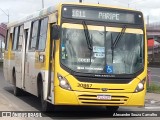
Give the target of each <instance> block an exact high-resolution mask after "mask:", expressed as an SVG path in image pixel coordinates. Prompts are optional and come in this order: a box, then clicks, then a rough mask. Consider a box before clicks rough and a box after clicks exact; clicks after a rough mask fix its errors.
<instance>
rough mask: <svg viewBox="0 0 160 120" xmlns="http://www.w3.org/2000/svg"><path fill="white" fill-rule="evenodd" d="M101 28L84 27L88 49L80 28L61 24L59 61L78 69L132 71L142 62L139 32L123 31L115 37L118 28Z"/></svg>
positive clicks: (68, 66) (96, 72) (89, 71)
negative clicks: (89, 40) (85, 28)
mask: <svg viewBox="0 0 160 120" xmlns="http://www.w3.org/2000/svg"><path fill="white" fill-rule="evenodd" d="M103 28H104V30H91V29H88V32H89V36H90V39H91V40H92V50H90V49H89V48H88V45H87V40H86V36H85V33H84V29H77V28H62V37H61V63H62V64H63V65H64V66H66V67H67V68H69V69H71V70H73V71H75V72H80V73H93V74H133V73H136V72H138V71H139V70H141V69H142V68H143V64H144V57H143V56H144V55H143V50H144V49H143V46H144V45H143V34H139V33H130V32H128V33H127V32H124V33H123V35H121V37H120V38H119V39H118V40H117V39H116V38H117V36H118V35H119V34H121V31H119V32H117V31H116V32H115V31H109V30H108V31H107V30H105V27H103ZM121 29H122V28H121ZM126 29H127V28H126ZM115 41H116V44H115ZM113 44H114V47H113Z"/></svg>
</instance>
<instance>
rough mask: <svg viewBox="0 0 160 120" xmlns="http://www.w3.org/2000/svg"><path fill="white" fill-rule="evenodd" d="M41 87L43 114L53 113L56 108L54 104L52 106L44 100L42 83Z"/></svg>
mask: <svg viewBox="0 0 160 120" xmlns="http://www.w3.org/2000/svg"><path fill="white" fill-rule="evenodd" d="M39 87H40V89H41V95H40V98H41V110H42V111H43V112H49V111H53V110H54V106H53V105H52V104H50V103H49V102H47V101H46V100H44V97H43V84H42V82H40V86H39Z"/></svg>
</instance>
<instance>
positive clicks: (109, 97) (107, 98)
mask: <svg viewBox="0 0 160 120" xmlns="http://www.w3.org/2000/svg"><path fill="white" fill-rule="evenodd" d="M97 99H98V100H111V99H112V97H111V96H110V95H97Z"/></svg>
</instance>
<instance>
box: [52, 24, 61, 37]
mask: <svg viewBox="0 0 160 120" xmlns="http://www.w3.org/2000/svg"><path fill="white" fill-rule="evenodd" d="M59 34H60V27H59V25H53V26H52V28H51V38H52V40H58V39H59V37H60V35H59Z"/></svg>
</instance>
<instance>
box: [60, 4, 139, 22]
mask: <svg viewBox="0 0 160 120" xmlns="http://www.w3.org/2000/svg"><path fill="white" fill-rule="evenodd" d="M62 14H63V15H62V16H63V17H64V18H73V19H84V20H94V21H104V22H116V23H131V24H134V23H137V22H141V23H142V15H141V14H140V13H137V14H135V13H133V12H132V13H131V12H127V11H122V10H117V9H100V8H97V9H92V8H84V7H83V8H80V7H78V8H77V7H71V6H66V7H63V13H62Z"/></svg>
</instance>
